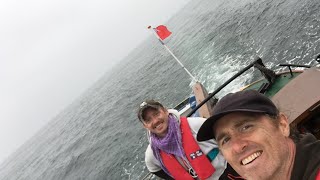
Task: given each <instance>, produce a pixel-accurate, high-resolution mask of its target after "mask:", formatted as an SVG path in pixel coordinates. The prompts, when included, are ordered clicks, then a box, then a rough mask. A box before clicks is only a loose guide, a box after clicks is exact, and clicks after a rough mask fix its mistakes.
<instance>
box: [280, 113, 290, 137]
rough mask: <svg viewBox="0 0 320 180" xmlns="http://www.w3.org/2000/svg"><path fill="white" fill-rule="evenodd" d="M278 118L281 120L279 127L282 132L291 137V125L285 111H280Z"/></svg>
mask: <svg viewBox="0 0 320 180" xmlns="http://www.w3.org/2000/svg"><path fill="white" fill-rule="evenodd" d="M278 120H279V128H280V130H281V132H282V134H283V135H284V136H286V137H289V135H290V126H289V120H288V117H287V116H286V115H285V114H284V113H282V112H280V114H279V119H278Z"/></svg>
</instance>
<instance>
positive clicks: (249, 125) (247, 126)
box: [241, 124, 253, 131]
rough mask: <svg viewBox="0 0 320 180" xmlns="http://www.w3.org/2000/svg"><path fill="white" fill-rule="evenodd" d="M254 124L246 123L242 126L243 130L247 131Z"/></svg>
mask: <svg viewBox="0 0 320 180" xmlns="http://www.w3.org/2000/svg"><path fill="white" fill-rule="evenodd" d="M252 126H253V125H251V124H247V125H244V126H243V127H242V128H241V131H246V130H248V129H250V128H251V127H252Z"/></svg>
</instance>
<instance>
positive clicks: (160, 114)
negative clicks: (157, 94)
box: [143, 108, 169, 137]
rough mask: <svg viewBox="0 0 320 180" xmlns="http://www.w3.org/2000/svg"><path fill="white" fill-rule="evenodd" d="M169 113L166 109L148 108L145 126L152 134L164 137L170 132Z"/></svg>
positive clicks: (145, 115) (145, 114)
mask: <svg viewBox="0 0 320 180" xmlns="http://www.w3.org/2000/svg"><path fill="white" fill-rule="evenodd" d="M168 121H169V112H168V110H167V109H165V108H159V109H154V108H148V109H146V110H145V113H144V121H143V125H144V127H145V128H146V129H148V130H149V131H150V132H152V133H154V134H156V135H157V136H159V137H164V136H165V135H166V134H167V132H168Z"/></svg>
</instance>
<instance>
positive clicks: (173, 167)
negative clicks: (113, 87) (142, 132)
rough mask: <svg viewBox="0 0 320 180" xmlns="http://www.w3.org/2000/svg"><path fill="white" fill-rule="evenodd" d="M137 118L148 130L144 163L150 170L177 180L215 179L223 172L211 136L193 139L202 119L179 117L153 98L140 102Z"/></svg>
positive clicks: (221, 161) (175, 112) (216, 148)
mask: <svg viewBox="0 0 320 180" xmlns="http://www.w3.org/2000/svg"><path fill="white" fill-rule="evenodd" d="M138 118H139V120H140V121H141V122H142V124H143V126H144V128H146V129H147V130H148V140H149V145H148V148H147V150H146V153H145V162H146V166H147V168H148V170H149V171H150V172H151V173H153V174H155V175H157V176H159V177H161V178H164V179H178V180H179V179H181V180H188V179H190V180H193V179H211V180H218V179H219V177H220V176H221V175H222V174H223V173H224V170H225V169H226V166H227V163H226V161H225V159H224V158H223V157H222V155H221V153H219V150H218V145H217V143H216V142H215V141H214V140H213V139H211V140H207V141H204V142H200V143H199V142H197V141H196V136H197V132H198V130H199V128H200V126H201V124H202V123H203V122H204V121H205V119H204V118H200V117H191V118H186V117H180V115H179V113H178V111H176V110H173V109H166V108H165V107H164V106H163V105H162V104H161V103H159V102H157V101H154V100H147V101H144V102H142V103H141V105H140V107H139V110H138ZM228 169H229V168H228ZM225 172H227V171H225ZM236 175H237V174H236Z"/></svg>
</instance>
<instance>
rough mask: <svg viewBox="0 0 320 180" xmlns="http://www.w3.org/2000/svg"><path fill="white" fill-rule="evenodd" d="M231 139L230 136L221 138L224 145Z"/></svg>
mask: <svg viewBox="0 0 320 180" xmlns="http://www.w3.org/2000/svg"><path fill="white" fill-rule="evenodd" d="M229 140H230V137H225V138H223V139H221V144H222V145H224V144H226V143H228V142H229Z"/></svg>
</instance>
